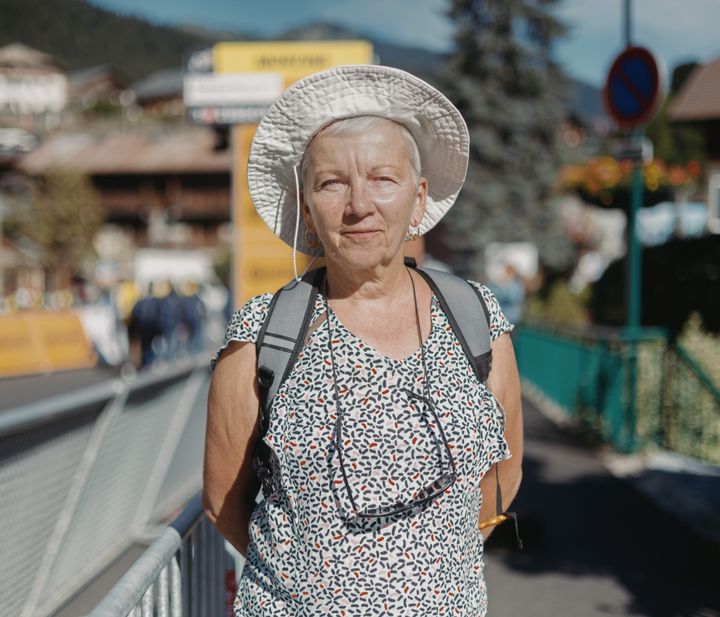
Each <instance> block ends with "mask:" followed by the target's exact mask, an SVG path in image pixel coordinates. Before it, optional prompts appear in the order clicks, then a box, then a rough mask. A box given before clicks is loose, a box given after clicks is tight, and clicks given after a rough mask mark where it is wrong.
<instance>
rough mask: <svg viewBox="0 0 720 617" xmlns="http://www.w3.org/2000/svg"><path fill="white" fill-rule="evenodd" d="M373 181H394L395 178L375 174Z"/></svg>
mask: <svg viewBox="0 0 720 617" xmlns="http://www.w3.org/2000/svg"><path fill="white" fill-rule="evenodd" d="M375 182H382V183H389V182H395V178H391V177H390V176H377V177H376V178H375Z"/></svg>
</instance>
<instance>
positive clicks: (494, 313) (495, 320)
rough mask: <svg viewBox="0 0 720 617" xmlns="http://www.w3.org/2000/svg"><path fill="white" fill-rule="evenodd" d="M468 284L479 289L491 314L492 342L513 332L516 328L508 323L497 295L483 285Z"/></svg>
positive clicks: (471, 282) (473, 282)
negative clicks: (502, 335)
mask: <svg viewBox="0 0 720 617" xmlns="http://www.w3.org/2000/svg"><path fill="white" fill-rule="evenodd" d="M468 283H470V284H471V285H472V286H473V287H474V288H475V289H477V290H478V291H479V292H480V295H481V296H482V298H483V300H485V305H486V306H487V309H488V313H489V314H490V340H491V341H494V340H495V339H497V338H498V337H499V336H500V335H501V334H505V333H506V332H510V331H512V329H513V328H514V327H515V326H514V325H513V324H511V323H510V322H509V321H508V319H507V317H505V314H504V313H503V312H502V308H500V303H499V302H498V301H497V298H496V297H495V294H494V293H493V292H492V291H490V290H489V289H488V288H487V287H486V286H485V285H482V284H481V283H476V282H475V281H468Z"/></svg>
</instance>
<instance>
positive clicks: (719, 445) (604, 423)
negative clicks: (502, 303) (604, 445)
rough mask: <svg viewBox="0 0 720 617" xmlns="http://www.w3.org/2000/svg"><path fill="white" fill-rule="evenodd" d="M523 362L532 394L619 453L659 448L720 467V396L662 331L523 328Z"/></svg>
mask: <svg viewBox="0 0 720 617" xmlns="http://www.w3.org/2000/svg"><path fill="white" fill-rule="evenodd" d="M517 357H518V366H519V369H520V374H521V376H522V378H523V383H524V386H525V393H526V394H528V395H530V396H533V395H534V396H535V397H536V398H539V399H542V400H541V401H540V402H541V404H543V405H545V406H546V407H552V408H554V409H556V410H559V412H560V413H562V414H563V415H564V416H566V417H568V418H573V419H576V420H578V421H580V422H581V423H582V424H584V425H585V426H588V427H590V428H591V429H593V430H594V431H596V432H597V433H598V434H599V435H600V436H602V438H603V439H604V440H606V441H607V442H609V443H611V444H612V445H613V446H614V447H616V448H617V449H618V450H620V451H624V452H634V451H635V450H637V449H639V448H644V447H648V446H657V447H660V448H664V449H668V450H673V451H676V452H679V453H682V454H686V455H689V456H694V457H696V458H700V459H703V460H706V461H709V462H712V463H720V392H718V389H717V387H716V386H715V385H714V384H713V383H712V381H711V380H710V379H709V378H708V377H707V375H705V374H704V373H703V371H702V370H701V369H700V367H699V366H698V365H697V363H696V362H695V361H694V360H693V358H692V357H691V356H690V354H688V353H687V351H685V350H684V349H683V348H682V347H680V346H678V345H676V344H669V343H668V341H667V339H666V337H665V335H664V333H663V331H662V330H659V329H654V328H645V329H643V330H641V331H640V332H638V333H635V335H633V336H628V335H627V334H625V333H624V332H623V331H622V330H615V329H610V328H594V329H592V330H570V329H563V328H551V327H546V326H539V325H525V326H523V327H522V328H520V329H519V333H518V343H517Z"/></svg>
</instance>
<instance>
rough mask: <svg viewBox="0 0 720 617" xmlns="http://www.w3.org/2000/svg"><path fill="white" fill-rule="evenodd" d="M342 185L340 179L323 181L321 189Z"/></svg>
mask: <svg viewBox="0 0 720 617" xmlns="http://www.w3.org/2000/svg"><path fill="white" fill-rule="evenodd" d="M340 184H341V182H340V179H339V178H330V179H329V180H323V181H322V182H321V183H320V188H321V189H325V188H334V187H337V186H339V185H340Z"/></svg>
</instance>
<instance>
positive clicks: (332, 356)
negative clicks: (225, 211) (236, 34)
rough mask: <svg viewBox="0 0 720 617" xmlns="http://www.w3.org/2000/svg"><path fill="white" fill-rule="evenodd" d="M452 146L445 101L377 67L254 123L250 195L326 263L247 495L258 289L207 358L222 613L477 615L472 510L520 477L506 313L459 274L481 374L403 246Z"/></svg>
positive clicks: (456, 174) (459, 124)
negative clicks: (221, 541) (482, 361)
mask: <svg viewBox="0 0 720 617" xmlns="http://www.w3.org/2000/svg"><path fill="white" fill-rule="evenodd" d="M467 160H468V134H467V128H466V126H465V123H464V121H463V119H462V117H461V116H460V114H459V112H458V111H457V110H456V109H455V107H454V106H453V105H452V104H451V103H450V102H449V101H448V100H447V99H446V98H445V97H444V96H443V95H442V94H441V93H439V92H438V91H437V90H435V89H434V88H432V87H431V86H429V85H428V84H426V83H425V82H423V81H422V80H420V79H418V78H416V77H414V76H412V75H409V74H407V73H404V72H402V71H399V70H396V69H391V68H387V67H380V66H347V67H337V68H335V69H331V70H329V71H324V72H322V73H318V74H316V75H312V76H310V77H308V78H306V79H304V80H301V81H300V82H297V83H296V84H294V85H293V86H292V87H291V88H290V89H288V90H287V91H286V93H285V94H284V95H283V96H282V97H281V98H280V99H279V100H278V101H277V102H276V103H275V104H274V105H273V106H272V107H271V109H270V110H269V112H268V113H267V115H266V117H265V119H264V120H263V122H262V123H261V124H260V126H259V127H258V130H257V133H256V135H255V138H254V141H253V146H252V148H251V153H250V161H249V165H248V178H249V183H250V191H251V195H252V198H253V202H254V204H255V207H256V209H257V210H258V213H259V214H260V215H261V216H262V217H263V218H264V219H265V221H266V222H267V223H268V224H269V225H270V227H271V228H272V229H273V230H274V231H275V232H276V234H277V235H278V236H280V237H281V238H282V239H284V240H285V241H286V242H288V243H289V244H291V245H293V247H294V249H298V250H301V251H303V252H306V253H308V254H322V255H323V256H324V259H325V263H326V270H323V271H321V274H322V275H321V276H320V277H319V278H318V279H317V280H318V281H319V282H318V284H317V285H318V288H319V293H318V294H317V296H316V298H315V300H314V304H313V305H312V307H311V308H312V310H311V311H310V319H309V322H308V323H309V327H308V329H307V332H306V334H305V337H304V341H303V346H302V350H301V351H300V353H299V355H298V356H297V359H296V361H295V363H294V365H293V366H292V369H291V370H290V372H289V374H288V375H287V376H286V378H285V379H284V380H283V381H282V383H281V384H279V386H278V389H277V392H276V394H275V396H274V397H273V399H272V402H271V404H270V408H269V409H268V410H267V413H269V428H268V430H267V432H266V433H265V434H264V435H263V436H262V441H261V445H262V446H263V447H265V448H267V450H268V452H269V456H270V463H269V467H270V470H271V472H272V475H273V482H272V483H271V484H268V485H267V490H265V491H264V493H265V494H264V499H262V500H261V501H259V503H258V502H257V500H256V496H257V494H258V490H259V487H260V484H259V482H258V479H257V477H256V474H255V472H254V470H253V452H254V450H255V448H256V445H257V444H256V441H257V440H258V439H259V432H260V416H261V413H262V412H261V411H259V408H260V401H259V390H258V385H257V383H258V382H257V377H258V360H257V356H256V352H257V350H256V342H257V341H258V336H259V335H260V334H261V331H262V329H263V324H264V323H265V320H266V318H267V315H268V313H269V311H270V310H271V300H272V295H271V294H265V295H261V296H258V297H255V298H253V299H251V300H250V301H249V302H247V303H246V304H245V306H243V307H242V308H241V309H240V311H238V312H237V313H236V314H235V315H234V316H233V317H232V319H231V322H230V325H229V327H228V331H227V334H226V342H225V346H224V347H223V349H222V350H221V351H220V352H219V353H218V356H216V359H215V360H214V362H213V365H214V375H213V380H212V385H211V389H210V395H209V403H208V424H207V441H206V455H205V470H204V480H205V485H204V496H203V497H204V507H205V510H206V512H207V514H208V516H209V518H210V520H211V521H212V522H213V523H214V524H215V525H216V526H217V528H218V529H219V530H220V531H221V533H222V534H223V535H224V536H225V537H226V538H227V539H228V540H229V541H230V542H232V544H233V545H234V546H235V547H236V548H237V549H238V550H239V551H240V552H241V553H242V554H243V555H245V556H246V557H247V560H246V562H245V566H244V569H243V572H242V576H241V579H240V583H239V590H238V595H237V598H236V601H235V614H236V615H238V616H239V615H252V616H278V615H293V616H295V615H297V616H305V615H307V616H317V615H347V616H348V617H349V616H353V615H380V614H383V615H385V614H388V615H403V616H406V615H437V614H452V615H468V616H470V615H472V616H473V617H477V616H479V615H485V612H486V606H487V593H486V587H485V582H484V578H483V560H482V557H483V540H484V538H485V537H487V535H488V534H489V533H490V531H491V529H492V527H485V528H484V529H482V530H481V529H480V528H479V522H481V521H485V520H487V519H490V520H495V519H494V518H493V517H495V515H496V513H497V512H498V510H499V506H498V504H497V503H496V496H497V495H498V494H499V490H498V489H502V501H504V502H505V503H503V504H502V506H507V505H508V503H509V502H510V500H512V498H513V497H514V496H515V494H516V492H517V489H518V486H519V483H520V476H521V467H520V465H521V458H522V420H521V410H520V391H519V382H518V375H517V369H516V365H515V359H514V354H513V349H512V345H511V342H510V337H509V336H508V332H509V331H510V330H511V329H512V326H511V325H510V324H509V323H508V321H507V320H506V319H505V317H504V315H503V313H502V312H501V309H500V307H499V306H498V304H497V302H496V300H495V299H494V297H493V295H492V294H491V293H490V291H489V290H488V289H487V288H486V287H484V286H483V285H480V284H478V283H474V282H470V283H469V285H472V286H473V288H474V289H475V290H477V292H478V293H479V295H480V296H481V297H482V299H483V300H484V303H485V305H486V307H487V321H488V324H489V331H490V338H491V340H492V345H491V350H492V370H491V371H490V373H489V377H488V379H487V382H486V383H482V382H481V380H480V379H478V377H477V375H476V373H475V372H474V371H473V369H472V367H471V364H470V362H469V360H468V357H467V356H466V354H465V353H463V348H462V347H461V346H460V344H459V343H458V339H457V337H456V335H455V331H454V329H453V327H451V323H450V322H451V321H452V316H448V315H447V314H446V312H445V311H444V310H443V308H442V307H441V302H440V301H439V298H438V297H437V295H436V294H435V293H434V292H433V288H432V287H431V286H430V285H429V284H428V281H427V279H426V277H424V276H421V274H420V273H419V272H418V271H417V270H415V269H414V268H412V267H408V266H407V265H406V263H405V260H404V256H403V250H404V244H405V241H406V240H407V239H408V238H413V237H417V235H418V234H422V233H424V232H426V231H427V230H428V229H430V228H431V227H432V226H433V225H434V224H435V223H437V221H438V220H439V219H440V218H441V217H442V216H443V214H444V213H445V212H446V211H447V209H448V208H449V207H450V206H451V205H452V203H453V201H454V200H455V197H456V195H457V193H458V191H459V190H460V187H461V186H462V183H463V181H464V178H465V173H466V169H467ZM463 285H465V283H463ZM482 312H483V311H482V310H481V311H480V313H481V315H479V316H478V319H482ZM483 323H484V322H483ZM261 381H262V380H261ZM511 453H512V457H511ZM438 478H439V479H438ZM428 486H430V487H434V490H431V491H428V489H427V488H426V487H428Z"/></svg>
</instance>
